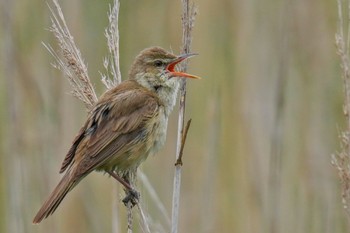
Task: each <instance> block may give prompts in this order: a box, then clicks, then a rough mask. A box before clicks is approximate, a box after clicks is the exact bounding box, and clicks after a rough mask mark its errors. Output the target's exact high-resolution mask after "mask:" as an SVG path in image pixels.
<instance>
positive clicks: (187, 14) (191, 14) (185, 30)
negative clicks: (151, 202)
mask: <svg viewBox="0 0 350 233" xmlns="http://www.w3.org/2000/svg"><path fill="white" fill-rule="evenodd" d="M182 12H183V13H182V44H183V47H182V53H190V52H191V43H192V30H193V26H194V20H195V16H196V13H197V8H196V7H195V5H194V4H192V5H190V3H189V0H182ZM186 69H187V61H186V62H183V64H182V66H181V71H186ZM185 106H186V80H185V79H182V80H181V84H180V109H179V116H178V131H177V144H176V164H175V174H174V184H173V200H172V224H171V232H172V233H177V232H178V222H179V206H180V187H181V166H182V161H181V157H182V150H183V147H184V144H185V138H186V134H187V131H188V127H186V129H184V119H185ZM189 122H190V121H189ZM188 125H189V123H188Z"/></svg>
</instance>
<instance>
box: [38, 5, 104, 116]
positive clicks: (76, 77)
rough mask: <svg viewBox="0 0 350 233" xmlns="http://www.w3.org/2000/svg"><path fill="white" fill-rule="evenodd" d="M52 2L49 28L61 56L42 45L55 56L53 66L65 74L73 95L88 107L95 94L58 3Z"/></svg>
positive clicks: (93, 101) (91, 103)
mask: <svg viewBox="0 0 350 233" xmlns="http://www.w3.org/2000/svg"><path fill="white" fill-rule="evenodd" d="M53 4H54V6H55V8H56V11H54V10H53V9H52V8H51V7H50V5H49V9H50V11H51V15H52V17H51V22H52V26H51V29H50V30H51V32H52V33H53V34H54V36H55V38H56V39H57V41H58V45H59V47H60V51H59V52H60V53H61V54H62V55H63V58H61V56H59V55H58V53H57V52H55V51H54V50H53V48H52V47H51V46H49V45H45V44H44V45H45V47H46V48H47V49H48V50H49V52H50V53H51V54H52V55H53V56H54V57H55V59H56V61H57V63H58V66H55V67H56V68H58V69H61V70H62V72H63V73H64V74H65V75H66V76H67V78H68V80H69V83H70V85H71V87H72V94H73V96H75V97H76V98H78V99H79V100H81V101H83V103H84V104H85V107H86V108H87V109H90V108H91V107H92V106H93V104H94V103H95V102H96V101H97V96H96V93H95V90H94V87H93V85H92V84H91V81H90V79H89V76H88V70H87V67H86V65H85V63H84V60H83V58H82V56H81V54H80V51H79V49H78V47H77V46H76V45H75V42H74V38H73V36H72V34H71V33H70V31H69V29H68V26H67V24H66V21H65V18H64V15H63V12H62V9H61V7H60V5H59V4H58V2H57V0H53Z"/></svg>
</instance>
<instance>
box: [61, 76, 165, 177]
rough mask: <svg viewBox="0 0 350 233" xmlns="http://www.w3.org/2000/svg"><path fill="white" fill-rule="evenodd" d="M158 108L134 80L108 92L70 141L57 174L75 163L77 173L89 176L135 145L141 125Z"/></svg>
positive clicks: (153, 98)
mask: <svg viewBox="0 0 350 233" xmlns="http://www.w3.org/2000/svg"><path fill="white" fill-rule="evenodd" d="M159 105H161V103H160V101H159V99H158V98H157V97H156V96H155V95H154V94H152V93H150V92H149V91H147V90H145V89H144V88H143V87H141V86H140V85H139V84H137V83H136V82H135V81H126V82H123V83H122V84H120V85H119V86H118V87H116V88H115V89H112V90H111V91H108V92H107V93H106V94H104V95H103V96H102V97H101V99H100V101H99V102H98V103H97V104H96V106H95V108H94V109H93V111H92V112H91V114H90V115H89V117H88V121H87V122H86V123H85V125H84V126H83V127H82V129H81V130H80V132H79V134H78V135H77V136H76V138H75V140H74V141H73V145H72V147H71V149H70V150H69V152H68V154H67V155H66V158H65V160H64V162H63V164H62V168H61V172H62V171H64V170H65V169H66V168H67V167H68V166H69V165H70V164H73V163H75V166H77V169H78V170H79V171H77V172H78V173H80V174H82V173H89V172H90V171H92V170H94V169H95V168H97V167H99V166H101V165H102V164H103V163H104V161H106V160H107V159H108V158H110V156H112V155H115V154H116V153H117V152H118V151H120V150H121V149H123V148H124V147H128V146H130V145H132V144H133V142H134V143H135V142H136V141H137V140H139V138H138V137H139V136H140V135H142V130H143V126H144V125H145V124H147V121H148V120H149V119H151V118H153V116H155V114H157V112H158V108H159ZM124 149H125V148H124ZM73 161H74V162H73ZM72 162H73V163H72ZM78 167H79V168H78Z"/></svg>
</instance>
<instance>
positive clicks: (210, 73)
mask: <svg viewBox="0 0 350 233" xmlns="http://www.w3.org/2000/svg"><path fill="white" fill-rule="evenodd" d="M109 3H111V1H96V0H95V1H93V0H84V1H82V0H81V1H78V0H76V1H61V5H62V8H63V11H64V13H65V16H66V21H67V23H68V25H69V28H70V30H71V32H72V34H73V35H74V38H75V41H76V43H77V45H78V47H79V48H80V50H81V52H82V55H83V57H84V59H85V61H86V63H87V64H88V69H89V74H90V77H91V78H92V82H93V83H94V85H95V87H96V89H97V91H98V94H101V93H103V91H104V87H103V85H102V84H101V82H100V75H99V71H104V68H103V65H102V64H103V57H105V56H106V55H107V47H106V39H105V37H104V28H105V27H106V26H107V24H108V20H107V11H108V5H109ZM195 3H196V4H197V6H198V8H199V14H198V16H197V18H196V22H195V29H194V38H193V46H192V50H193V51H195V52H198V53H199V54H200V56H197V57H195V58H193V59H191V61H190V67H189V72H191V73H193V74H196V75H199V76H201V77H203V79H202V80H201V81H192V80H190V82H188V99H187V111H186V117H187V118H192V119H193V122H192V126H191V129H190V131H189V135H188V140H187V144H186V147H185V154H184V166H183V172H182V187H181V204H180V221H179V225H180V232H204V233H206V232H208V233H209V232H240V233H241V232H267V233H279V232H286V233H289V232H290V233H292V232H293V233H299V232H300V233H301V232H305V233H313V232H315V233H316V232H317V233H320V232H329V233H338V232H348V231H349V229H350V225H349V221H348V220H349V219H347V216H346V214H345V212H344V210H343V208H342V203H341V188H340V181H339V179H338V177H337V172H336V170H335V169H334V168H333V167H332V166H331V163H330V160H331V154H332V153H334V152H336V151H337V150H338V148H339V140H338V132H339V131H340V130H341V129H343V127H344V123H343V122H344V117H343V114H342V103H343V100H342V99H343V88H342V80H341V75H340V67H339V59H338V57H337V55H336V49H335V45H334V34H335V32H336V25H337V22H336V19H337V5H336V1H335V0H332V1H329V0H308V1H305V0H279V1H276V0H244V1H243V0H241V1H239V0H219V1H210V0H196V1H195ZM0 4H1V5H0V14H1V15H0V16H1V17H0V25H1V26H0V35H1V36H0V46H1V54H0V55H1V62H0V106H1V107H0V120H1V121H0V143H1V144H0V153H1V154H0V165H1V166H0V174H1V176H0V232H11V233H12V232H15V233H21V232H66V233H70V232H71V233H73V232H112V228H118V227H119V229H121V232H126V227H125V222H126V221H125V209H124V207H123V205H122V204H121V201H120V198H121V197H120V194H118V193H117V192H116V186H117V185H116V184H115V182H114V181H113V180H112V179H108V178H107V176H103V175H102V174H100V173H93V174H91V175H89V176H88V177H87V178H86V179H85V180H84V181H82V182H81V183H80V185H79V186H77V187H76V188H75V189H74V190H73V191H72V192H71V193H70V194H69V195H68V196H67V198H66V199H65V200H64V201H63V203H62V205H61V206H60V207H59V208H58V211H57V212H56V213H55V214H54V215H53V216H52V217H50V218H49V219H47V220H46V221H44V222H43V223H42V224H40V225H39V226H34V225H32V224H31V221H32V218H33V216H34V215H35V213H36V211H37V210H38V208H39V207H40V206H41V204H42V202H43V201H44V199H45V198H46V197H47V195H48V194H49V192H51V191H52V189H53V187H54V186H55V185H56V184H57V182H58V181H59V179H60V175H59V174H58V170H59V167H60V164H61V161H62V160H63V158H64V155H65V154H66V152H67V150H68V148H69V146H70V143H71V141H72V140H73V138H74V136H75V134H76V133H77V131H78V129H79V128H80V126H81V125H82V123H83V122H84V119H85V117H86V111H85V109H84V106H83V104H82V103H81V102H79V101H78V100H76V99H74V98H73V97H72V96H71V95H69V90H70V86H69V84H68V81H67V80H66V79H65V78H64V77H63V76H62V74H61V72H60V71H57V70H55V69H54V68H53V67H52V66H51V65H50V63H51V62H53V61H54V59H53V58H52V57H51V55H50V54H49V53H48V52H47V51H46V49H45V48H44V47H43V45H42V44H41V42H42V41H44V42H45V43H49V44H51V45H52V46H53V47H57V43H56V41H55V40H54V38H53V36H52V34H51V33H50V32H49V31H48V30H47V29H48V28H49V27H50V25H51V24H50V13H49V10H48V7H47V4H46V3H45V1H41V0H31V1H29V0H17V1H10V0H1V1H0ZM180 19H181V3H180V0H178V1H170V0H167V1H165V0H149V1H136V0H128V1H126V0H122V1H121V8H120V19H119V24H120V53H121V54H120V56H121V69H122V75H123V77H124V78H125V77H126V76H127V72H128V69H129V67H130V65H131V62H132V61H133V58H134V57H135V55H137V54H138V52H139V51H140V50H142V49H143V48H145V47H149V46H153V45H158V46H162V47H164V48H166V49H168V50H171V49H172V50H173V51H174V52H176V53H178V52H179V51H180V49H179V48H180V46H181V36H182V33H181V21H180ZM176 112H177V109H176V110H175V112H174V113H173V114H172V117H171V119H170V123H169V124H170V126H169V131H168V139H167V143H166V146H165V148H164V149H163V150H162V151H161V152H160V153H159V154H158V155H157V156H155V157H151V158H149V159H148V160H147V161H146V162H145V163H144V164H143V166H142V167H141V168H142V170H143V172H144V173H145V174H146V175H147V176H148V178H149V180H150V182H151V183H152V185H153V187H154V188H155V190H156V191H157V193H158V195H159V196H160V199H161V200H162V202H163V203H164V205H165V207H166V209H167V212H168V213H169V215H170V213H171V200H172V186H173V173H174V162H175V143H176V128H177V114H176ZM117 189H119V190H120V186H119V185H118V188H117ZM139 190H140V191H141V193H142V195H143V206H144V208H145V211H146V212H147V213H148V214H149V215H150V218H151V219H150V222H151V229H152V232H169V224H168V223H167V221H166V220H165V217H164V216H163V214H162V213H161V212H160V211H159V210H158V208H157V207H156V204H155V203H154V202H153V201H152V200H151V199H150V198H149V195H148V193H147V191H146V189H145V188H144V186H143V185H142V184H141V183H140V184H139ZM113 209H118V210H119V213H118V215H119V217H118V216H116V214H115V213H113V214H112V212H113V211H112V210H113ZM118 219H119V221H118ZM136 219H137V218H136ZM113 224H115V225H114V227H113ZM118 224H119V226H117V227H116V225H118ZM135 225H136V230H135V232H141V231H140V230H139V229H138V226H137V225H138V224H137V222H136V220H135Z"/></svg>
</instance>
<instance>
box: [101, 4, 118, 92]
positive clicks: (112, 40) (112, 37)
mask: <svg viewBox="0 0 350 233" xmlns="http://www.w3.org/2000/svg"><path fill="white" fill-rule="evenodd" d="M119 7H120V2H119V0H114V2H113V7H109V13H108V21H109V24H108V27H107V28H106V29H105V36H106V38H107V45H108V51H109V56H108V57H106V58H105V60H104V62H103V65H104V67H105V69H106V71H107V76H105V75H102V82H103V84H104V85H105V86H106V87H107V89H111V88H112V87H115V86H117V85H118V84H119V83H121V81H122V78H121V73H120V65H119V26H118V20H119ZM109 74H111V75H112V76H113V77H112V78H109Z"/></svg>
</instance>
